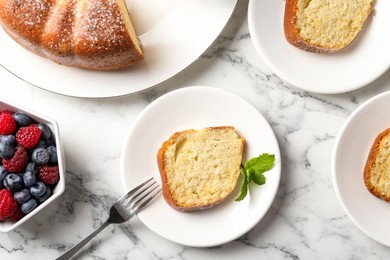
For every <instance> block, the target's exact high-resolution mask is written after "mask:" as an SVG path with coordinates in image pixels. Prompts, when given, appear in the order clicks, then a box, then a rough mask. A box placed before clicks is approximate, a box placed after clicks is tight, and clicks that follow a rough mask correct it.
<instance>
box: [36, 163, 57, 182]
mask: <svg viewBox="0 0 390 260" xmlns="http://www.w3.org/2000/svg"><path fill="white" fill-rule="evenodd" d="M38 176H39V179H40V180H41V181H42V182H43V183H44V184H46V185H53V184H56V183H57V182H58V180H59V179H60V174H59V170H58V165H55V166H48V165H42V166H40V167H39V175H38Z"/></svg>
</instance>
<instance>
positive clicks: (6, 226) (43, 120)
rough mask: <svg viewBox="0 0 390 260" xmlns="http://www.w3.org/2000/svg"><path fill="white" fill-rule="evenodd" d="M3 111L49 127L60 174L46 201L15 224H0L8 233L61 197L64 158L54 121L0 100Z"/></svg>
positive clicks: (63, 180)
mask: <svg viewBox="0 0 390 260" xmlns="http://www.w3.org/2000/svg"><path fill="white" fill-rule="evenodd" d="M3 110H10V111H13V112H18V111H19V112H23V113H25V114H27V115H29V116H30V117H31V118H32V119H34V120H35V121H36V122H39V123H45V124H46V125H47V126H49V127H50V129H51V131H52V133H53V134H54V136H55V142H56V147H57V155H58V168H59V173H60V179H59V181H58V183H57V184H56V185H55V187H54V189H53V190H52V195H51V196H50V197H49V198H48V199H47V200H46V201H44V202H43V203H42V204H40V205H39V206H38V207H37V208H35V209H34V210H33V211H32V212H30V213H29V214H27V215H26V216H24V217H23V218H22V219H20V220H19V221H17V222H10V221H4V222H0V232H9V231H11V230H13V229H14V228H16V227H18V226H20V225H21V224H23V223H24V222H26V221H28V220H29V219H31V218H32V217H34V216H35V215H36V214H37V213H38V212H39V211H41V210H43V209H44V208H45V207H46V206H47V205H49V204H50V203H52V202H53V201H54V200H55V199H57V198H58V197H59V196H61V194H62V193H63V192H64V191H65V156H64V152H63V147H62V144H61V140H60V133H59V128H58V125H57V122H56V121H55V120H53V119H51V118H49V117H47V116H45V115H42V114H40V113H37V112H34V111H32V110H31V109H28V108H26V107H23V106H20V105H17V104H15V103H13V102H10V101H7V100H4V99H2V98H0V111H3Z"/></svg>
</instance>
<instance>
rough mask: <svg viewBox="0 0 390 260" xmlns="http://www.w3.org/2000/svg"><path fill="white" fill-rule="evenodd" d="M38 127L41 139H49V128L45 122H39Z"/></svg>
mask: <svg viewBox="0 0 390 260" xmlns="http://www.w3.org/2000/svg"><path fill="white" fill-rule="evenodd" d="M38 128H39V129H41V131H42V133H41V136H42V137H43V139H45V140H49V139H50V138H51V130H50V128H49V127H48V126H47V125H46V124H44V123H39V124H38Z"/></svg>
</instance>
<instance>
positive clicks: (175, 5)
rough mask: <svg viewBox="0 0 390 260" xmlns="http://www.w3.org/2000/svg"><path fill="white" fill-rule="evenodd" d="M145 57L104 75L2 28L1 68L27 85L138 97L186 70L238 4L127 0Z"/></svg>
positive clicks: (100, 95)
mask: <svg viewBox="0 0 390 260" xmlns="http://www.w3.org/2000/svg"><path fill="white" fill-rule="evenodd" d="M126 2H127V7H128V9H129V11H130V14H131V17H132V21H133V23H134V27H135V28H136V31H137V33H138V35H139V38H140V41H141V42H142V44H143V49H144V54H145V59H144V60H143V61H142V62H140V63H139V64H137V65H136V66H133V67H131V68H128V69H123V70H117V71H109V72H101V71H89V70H83V69H78V68H70V67H65V66H61V65H58V64H56V63H54V62H52V61H50V60H47V59H44V58H41V57H39V56H37V55H35V54H32V53H30V52H28V51H26V50H25V49H24V48H22V47H20V46H19V45H18V44H17V43H15V42H14V41H13V40H12V39H11V38H10V37H9V36H8V35H7V34H6V33H5V32H4V31H3V29H2V28H1V27H0V57H1V59H0V64H1V65H2V66H3V67H4V68H6V69H7V70H9V71H10V72H12V73H13V74H15V75H16V76H18V77H20V78H22V79H24V80H25V81H27V82H29V83H31V84H33V85H35V86H38V87H40V88H43V89H46V90H48V91H52V92H55V93H59V94H63V95H67V96H74V97H84V98H104V97H115V96H121V95H126V94H130V93H135V92H138V91H141V90H144V89H147V88H149V87H152V86H155V85H157V84H159V83H162V82H164V81H165V80H168V79H170V78H171V77H173V76H175V75H176V74H177V73H179V72H181V71H182V70H184V69H185V68H186V67H188V66H189V65H190V64H191V63H193V62H194V61H195V60H196V59H198V58H199V56H200V55H202V53H203V52H204V51H205V50H206V49H207V48H208V47H209V46H210V45H211V44H212V43H213V42H214V41H215V39H216V38H217V37H218V35H219V34H220V33H221V31H222V30H223V28H224V27H225V25H226V23H227V22H228V21H229V18H230V17H231V15H232V13H233V11H234V9H235V7H236V4H237V0H213V1H203V0H186V1H182V0H142V1H141V0H126Z"/></svg>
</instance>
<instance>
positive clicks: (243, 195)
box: [236, 168, 248, 201]
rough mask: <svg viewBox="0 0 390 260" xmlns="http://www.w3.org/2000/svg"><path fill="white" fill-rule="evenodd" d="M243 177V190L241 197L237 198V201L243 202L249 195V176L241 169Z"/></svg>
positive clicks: (241, 190)
mask: <svg viewBox="0 0 390 260" xmlns="http://www.w3.org/2000/svg"><path fill="white" fill-rule="evenodd" d="M240 173H241V176H242V182H241V188H240V195H238V197H237V198H236V201H241V200H243V199H244V198H245V197H246V195H247V194H248V180H247V174H246V171H245V170H244V169H243V168H241V170H240Z"/></svg>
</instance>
